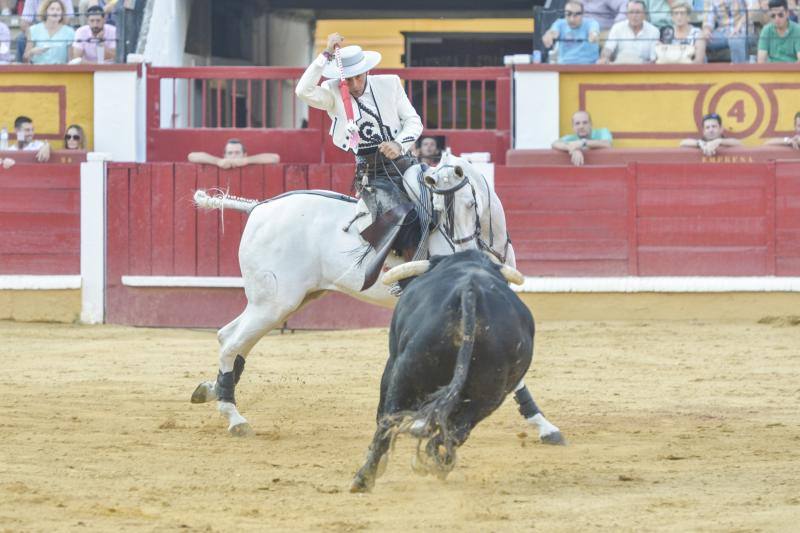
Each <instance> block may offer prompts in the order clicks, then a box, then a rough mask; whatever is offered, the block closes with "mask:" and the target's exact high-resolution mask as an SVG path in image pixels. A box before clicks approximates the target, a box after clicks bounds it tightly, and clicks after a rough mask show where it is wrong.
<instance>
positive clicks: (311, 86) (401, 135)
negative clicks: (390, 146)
mask: <svg viewBox="0 0 800 533" xmlns="http://www.w3.org/2000/svg"><path fill="white" fill-rule="evenodd" d="M326 64H327V59H326V58H325V56H324V55H322V54H320V55H319V57H317V59H315V60H314V62H313V63H311V65H309V67H308V68H307V69H306V71H305V72H304V73H303V76H302V77H301V78H300V81H298V82H297V88H296V89H295V94H297V97H298V98H300V99H301V100H302V101H303V102H305V103H307V104H308V105H310V106H311V107H316V108H317V109H322V110H323V111H327V112H328V115H329V116H330V117H331V121H332V124H331V130H330V132H329V133H330V136H331V137H332V138H333V144H334V145H336V146H337V147H338V148H341V149H342V150H345V151H347V149H348V146H349V144H350V132H348V131H347V115H346V114H345V112H344V103H343V102H342V95H341V93H340V92H339V80H327V81H324V82H323V83H322V84H321V85H317V84H318V83H319V80H320V78H321V77H322V69H323V68H324V67H325V65H326ZM367 83H369V84H370V88H371V90H372V94H373V95H374V97H375V103H376V105H377V106H378V111H379V113H380V116H381V121H382V122H383V125H384V126H386V127H387V128H389V131H391V132H392V137H393V139H392V140H394V141H396V142H398V143H400V145H401V146H402V147H403V152H408V150H409V149H410V148H411V145H412V144H414V142H416V140H417V138H418V137H419V135H420V133H422V120H421V119H420V118H419V115H418V114H417V111H416V110H415V109H414V106H412V105H411V102H410V101H409V100H408V96H406V92H405V91H404V90H403V84H402V82H401V81H400V78H399V77H398V76H395V75H385V74H381V75H374V76H373V75H370V76H368V77H367ZM351 102H352V105H353V116H354V117H355V120H356V122H358V120H359V118H360V117H361V110H360V109H359V107H358V105H357V104H356V101H355V99H354V98H351ZM354 151H356V153H357V151H358V148H356V149H355V150H354Z"/></svg>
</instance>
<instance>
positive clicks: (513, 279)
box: [500, 265, 525, 285]
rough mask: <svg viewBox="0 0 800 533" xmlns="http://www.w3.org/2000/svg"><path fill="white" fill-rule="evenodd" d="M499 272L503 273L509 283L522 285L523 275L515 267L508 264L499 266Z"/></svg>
mask: <svg viewBox="0 0 800 533" xmlns="http://www.w3.org/2000/svg"><path fill="white" fill-rule="evenodd" d="M500 273H501V274H503V276H504V277H505V278H506V279H507V280H508V281H509V283H513V284H514V285H522V284H523V283H524V282H525V276H523V275H522V273H521V272H520V271H519V270H517V269H516V268H513V267H510V266H508V265H503V266H501V267H500Z"/></svg>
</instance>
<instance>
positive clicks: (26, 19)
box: [17, 0, 75, 63]
mask: <svg viewBox="0 0 800 533" xmlns="http://www.w3.org/2000/svg"><path fill="white" fill-rule="evenodd" d="M40 3H41V0H25V2H24V4H23V6H22V12H21V13H20V12H19V11H18V12H17V13H18V14H20V15H22V16H21V17H20V18H19V27H20V29H21V30H22V32H21V33H20V34H19V36H18V37H17V61H18V62H20V63H22V61H23V56H24V54H25V46H26V45H27V42H28V41H27V38H28V36H27V33H28V29H29V28H30V27H31V25H32V24H34V23H35V22H36V18H37V14H38V13H39V4H40ZM65 7H66V9H67V12H66V15H67V16H66V17H65V19H66V21H67V22H68V21H69V19H70V18H71V17H72V16H73V15H74V14H75V12H74V11H75V10H74V7H73V5H72V1H71V0H68V1H67V2H66V4H65Z"/></svg>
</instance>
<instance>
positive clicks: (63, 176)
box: [0, 164, 81, 275]
mask: <svg viewBox="0 0 800 533" xmlns="http://www.w3.org/2000/svg"><path fill="white" fill-rule="evenodd" d="M80 182H81V180H80V165H61V164H49V165H42V164H17V165H15V166H13V167H11V168H10V169H6V170H2V169H0V228H2V238H0V274H18V275H20V274H41V275H44V274H49V275H74V274H80Z"/></svg>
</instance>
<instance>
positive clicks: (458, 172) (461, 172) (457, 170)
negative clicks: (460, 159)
mask: <svg viewBox="0 0 800 533" xmlns="http://www.w3.org/2000/svg"><path fill="white" fill-rule="evenodd" d="M453 172H455V173H456V176H458V177H459V178H463V177H464V169H463V168H461V167H460V166H458V165H456V167H455V168H454V169H453Z"/></svg>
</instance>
